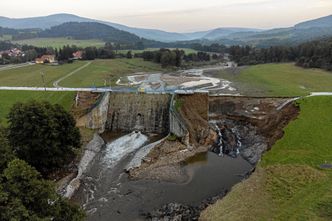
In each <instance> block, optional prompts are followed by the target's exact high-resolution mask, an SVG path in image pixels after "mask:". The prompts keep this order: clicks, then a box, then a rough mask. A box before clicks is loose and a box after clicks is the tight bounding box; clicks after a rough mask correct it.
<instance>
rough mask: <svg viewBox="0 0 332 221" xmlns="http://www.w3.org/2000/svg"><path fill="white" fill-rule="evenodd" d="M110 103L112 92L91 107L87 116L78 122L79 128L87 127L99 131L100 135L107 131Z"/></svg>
mask: <svg viewBox="0 0 332 221" xmlns="http://www.w3.org/2000/svg"><path fill="white" fill-rule="evenodd" d="M109 101H110V92H106V93H103V94H102V97H101V98H100V99H99V100H98V101H97V103H96V104H94V105H93V106H92V107H91V110H90V111H88V113H87V114H86V115H84V116H83V117H81V118H80V119H78V120H77V126H78V127H86V128H89V129H93V130H98V131H99V132H100V133H102V132H104V131H105V125H106V121H107V114H108V108H109Z"/></svg>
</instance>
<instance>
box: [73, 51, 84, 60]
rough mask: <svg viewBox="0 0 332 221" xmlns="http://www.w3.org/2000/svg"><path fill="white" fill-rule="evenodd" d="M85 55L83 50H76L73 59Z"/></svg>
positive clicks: (78, 58)
mask: <svg viewBox="0 0 332 221" xmlns="http://www.w3.org/2000/svg"><path fill="white" fill-rule="evenodd" d="M82 57H83V51H76V52H74V53H73V60H80V59H82Z"/></svg>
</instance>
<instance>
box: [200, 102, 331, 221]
mask: <svg viewBox="0 0 332 221" xmlns="http://www.w3.org/2000/svg"><path fill="white" fill-rule="evenodd" d="M299 105H300V108H301V112H300V115H299V117H298V119H297V120H295V121H293V122H291V123H290V124H289V125H288V126H287V128H286V129H285V135H284V137H283V138H282V139H281V140H280V141H278V142H277V143H276V144H275V145H274V146H273V148H272V150H271V151H269V152H268V153H266V154H265V155H264V157H263V159H262V162H261V163H260V164H259V165H258V168H257V170H256V172H255V173H254V174H253V175H252V176H251V177H250V178H249V179H248V180H246V181H244V182H243V183H240V184H238V185H237V186H235V187H234V188H233V190H232V191H231V192H230V194H228V195H227V196H226V197H225V198H224V200H221V201H218V202H217V203H216V204H215V205H213V206H211V207H209V208H208V209H207V210H206V211H204V213H203V214H202V220H232V221H233V220H276V221H279V220H287V221H288V220H326V221H328V220H331V218H332V170H331V169H330V170H328V169H321V168H320V165H321V164H324V163H330V164H332V136H331V132H332V114H331V113H332V97H311V98H305V99H302V100H301V101H299Z"/></svg>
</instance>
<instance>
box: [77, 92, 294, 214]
mask: <svg viewBox="0 0 332 221" xmlns="http://www.w3.org/2000/svg"><path fill="white" fill-rule="evenodd" d="M110 98H111V99H110V100H109V103H108V105H107V112H106V114H105V111H99V112H97V111H96V113H102V114H103V118H100V117H96V118H95V119H98V121H99V120H100V119H102V120H101V121H99V122H105V117H106V122H107V123H106V125H105V130H106V131H110V132H112V131H113V132H116V131H118V130H121V131H124V132H127V133H128V132H129V133H131V132H132V131H134V130H137V131H138V130H140V131H142V132H144V133H147V134H148V133H157V134H166V133H168V132H169V128H170V130H171V132H172V131H173V132H174V133H175V134H177V132H179V133H178V134H179V137H176V136H171V137H170V138H168V139H163V140H162V141H159V142H156V143H154V144H153V145H148V146H144V144H143V143H144V142H143V141H144V140H145V138H144V135H139V134H137V133H132V134H129V135H126V136H124V137H122V138H120V139H118V140H112V141H109V143H108V145H107V148H105V149H103V150H102V151H101V152H100V153H99V154H98V155H97V156H96V160H95V161H94V162H93V164H92V165H91V166H90V168H89V169H88V171H86V173H85V176H84V178H83V185H82V187H81V188H80V189H79V191H78V193H77V194H76V195H75V197H74V199H75V200H76V201H78V202H80V203H82V204H83V205H84V208H85V209H86V210H87V211H88V212H89V217H88V219H89V220H94V219H98V220H109V219H111V218H112V219H116V220H128V219H129V220H130V219H144V217H145V218H147V219H153V218H156V220H159V219H163V217H167V218H169V219H170V220H172V219H175V218H179V217H180V218H188V217H189V218H188V219H196V218H197V214H199V212H200V211H201V210H202V209H203V208H205V207H206V206H207V204H210V203H213V202H214V201H215V200H216V199H219V198H220V197H222V196H223V195H224V193H225V191H227V190H229V189H230V188H231V187H232V186H233V185H234V184H236V183H238V182H240V181H241V180H242V179H244V178H245V177H246V176H247V174H248V172H250V171H251V170H252V168H253V166H254V165H255V164H256V163H257V161H258V160H259V159H260V157H261V155H262V153H263V152H265V151H266V150H268V149H269V148H270V147H271V145H272V144H273V143H274V142H275V141H276V140H277V139H279V138H280V137H281V136H282V134H283V132H282V129H283V127H284V126H285V125H287V124H288V122H289V121H290V120H292V119H293V118H294V117H296V116H297V113H298V108H297V107H296V106H295V105H294V104H293V103H291V102H289V103H287V99H284V98H246V97H225V96H224V97H209V96H208V94H193V95H177V96H175V97H174V100H173V104H171V99H170V96H168V95H133V94H126V95H110ZM101 103H103V102H101ZM285 103H286V105H284V104H285ZM283 105H284V106H283ZM281 106H282V108H280V107H281ZM105 107H106V105H104V109H103V110H105ZM96 108H98V107H96ZM172 111H173V112H174V113H175V114H172ZM170 115H171V116H172V117H170ZM86 119H91V118H86ZM169 124H171V125H169ZM173 124H176V125H175V126H174V125H173ZM85 125H96V124H85ZM137 136H138V137H137ZM139 137H140V138H139ZM132 138H133V139H132ZM136 138H139V139H137V140H136ZM141 138H142V139H141ZM136 144H137V145H136ZM221 145H222V148H221ZM142 146H144V147H142ZM209 150H212V151H214V152H216V153H218V151H219V153H218V154H219V155H220V150H222V153H223V155H224V157H219V156H218V155H217V154H214V153H211V152H208V151H209ZM207 152H208V153H207ZM200 153H201V154H203V155H202V156H203V159H198V158H197V154H200ZM234 153H235V154H234ZM199 156H200V155H199ZM230 156H232V157H234V158H232V157H230ZM190 159H194V160H190ZM244 159H246V160H244ZM248 162H250V163H251V164H249V163H248ZM128 165H131V167H130V168H131V169H129V176H128V174H126V173H124V171H123V170H124V169H126V168H127V169H128ZM132 178H134V179H132ZM216 196H218V197H217V198H215V197H216ZM210 199H213V200H210ZM202 202H203V204H202ZM160 208H161V209H160ZM188 209H189V211H192V212H190V213H189V215H188V213H187V212H186V211H188ZM170 210H172V213H171V214H170V212H169V211H170ZM153 211H155V212H153ZM142 214H143V215H145V216H143V217H142V216H141V215H142ZM185 214H187V215H185ZM190 214H191V215H190Z"/></svg>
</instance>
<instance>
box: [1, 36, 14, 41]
mask: <svg viewBox="0 0 332 221" xmlns="http://www.w3.org/2000/svg"><path fill="white" fill-rule="evenodd" d="M10 40H12V36H11V35H0V41H10Z"/></svg>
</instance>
